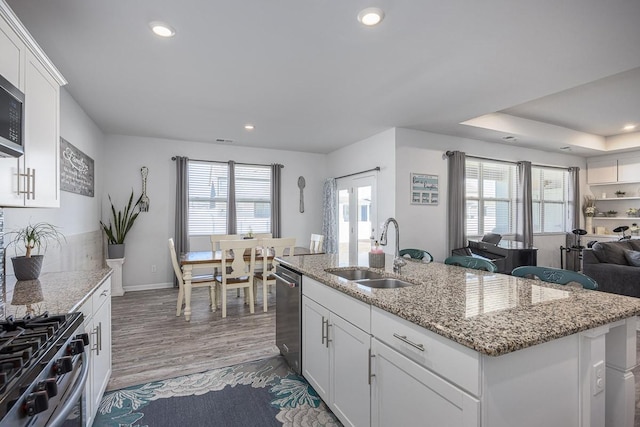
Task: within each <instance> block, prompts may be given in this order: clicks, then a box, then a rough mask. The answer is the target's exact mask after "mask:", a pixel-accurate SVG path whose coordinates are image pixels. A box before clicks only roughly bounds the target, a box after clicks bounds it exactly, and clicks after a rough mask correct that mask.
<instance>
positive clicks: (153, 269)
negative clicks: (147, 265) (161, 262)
mask: <svg viewBox="0 0 640 427" xmlns="http://www.w3.org/2000/svg"><path fill="white" fill-rule="evenodd" d="M156 270H157V269H156V265H155V264H151V272H152V273H155V272H156Z"/></svg>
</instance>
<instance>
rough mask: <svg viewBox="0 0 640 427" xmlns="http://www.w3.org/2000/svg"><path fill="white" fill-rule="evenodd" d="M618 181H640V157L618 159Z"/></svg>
mask: <svg viewBox="0 0 640 427" xmlns="http://www.w3.org/2000/svg"><path fill="white" fill-rule="evenodd" d="M618 182H640V157H623V158H620V159H618Z"/></svg>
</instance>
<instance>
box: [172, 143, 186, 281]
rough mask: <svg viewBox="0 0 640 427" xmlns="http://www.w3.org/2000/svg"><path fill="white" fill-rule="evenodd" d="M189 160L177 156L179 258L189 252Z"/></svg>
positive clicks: (176, 243) (176, 223) (177, 235)
mask: <svg viewBox="0 0 640 427" xmlns="http://www.w3.org/2000/svg"><path fill="white" fill-rule="evenodd" d="M188 170H189V158H188V157H180V156H176V217H175V236H174V240H175V246H176V254H177V255H178V257H179V256H180V254H181V253H183V252H188V251H189V233H188V231H187V230H188V229H189V223H188V221H189V212H188V210H189V179H188ZM173 287H175V288H177V287H178V279H177V278H176V277H174V278H173Z"/></svg>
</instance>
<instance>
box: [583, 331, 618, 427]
mask: <svg viewBox="0 0 640 427" xmlns="http://www.w3.org/2000/svg"><path fill="white" fill-rule="evenodd" d="M609 326H610V325H604V326H599V327H597V328H594V329H589V330H588V331H584V332H581V333H580V394H581V399H580V400H581V403H582V404H581V422H580V426H581V427H603V426H604V425H605V402H606V401H605V395H606V393H607V391H608V388H607V387H606V381H607V378H606V367H605V364H606V352H605V345H606V338H607V333H608V332H609V330H610V329H609ZM613 425H615V424H612V426H613Z"/></svg>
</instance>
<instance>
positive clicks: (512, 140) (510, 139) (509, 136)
mask: <svg viewBox="0 0 640 427" xmlns="http://www.w3.org/2000/svg"><path fill="white" fill-rule="evenodd" d="M502 139H503V140H504V141H507V142H518V138H516V137H515V136H512V135H508V136H503V137H502Z"/></svg>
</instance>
